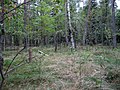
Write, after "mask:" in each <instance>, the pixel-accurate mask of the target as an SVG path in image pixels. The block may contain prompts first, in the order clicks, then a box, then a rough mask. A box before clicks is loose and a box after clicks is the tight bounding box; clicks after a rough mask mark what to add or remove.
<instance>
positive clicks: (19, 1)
mask: <svg viewBox="0 0 120 90" xmlns="http://www.w3.org/2000/svg"><path fill="white" fill-rule="evenodd" d="M97 1H98V2H99V0H97ZM23 2H24V0H18V3H23ZM116 3H117V5H118V9H120V0H116ZM82 6H83V3H81V7H82Z"/></svg>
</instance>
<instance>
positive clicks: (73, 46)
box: [67, 0, 75, 49]
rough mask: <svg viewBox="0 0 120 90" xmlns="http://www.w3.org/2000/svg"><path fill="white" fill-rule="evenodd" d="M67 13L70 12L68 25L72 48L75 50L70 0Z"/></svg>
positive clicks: (68, 0)
mask: <svg viewBox="0 0 120 90" xmlns="http://www.w3.org/2000/svg"><path fill="white" fill-rule="evenodd" d="M67 11H68V25H69V29H70V32H71V33H70V37H71V38H70V40H71V47H72V48H73V49H74V48H75V43H74V38H73V28H72V25H71V14H70V0H67Z"/></svg>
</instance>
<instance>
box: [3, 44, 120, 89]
mask: <svg viewBox="0 0 120 90" xmlns="http://www.w3.org/2000/svg"><path fill="white" fill-rule="evenodd" d="M78 48H79V49H77V50H75V51H74V52H71V50H70V49H69V48H64V47H62V48H61V49H60V50H58V52H54V48H53V47H50V48H48V47H47V48H45V47H44V48H38V47H34V48H32V51H33V54H32V55H33V57H34V56H35V58H33V59H32V61H31V62H27V61H26V60H27V57H26V55H27V53H26V52H22V53H21V54H20V55H19V56H18V57H17V58H16V60H15V61H14V62H13V65H12V66H11V68H15V67H17V65H18V64H20V62H21V61H23V60H24V62H23V63H25V65H22V64H21V65H22V66H19V67H17V68H16V69H15V70H14V71H13V72H11V73H10V74H8V77H7V78H6V80H5V82H4V83H5V84H4V86H5V87H4V89H3V90H119V89H120V72H119V71H120V70H119V69H120V53H119V52H120V48H118V49H117V50H114V49H110V47H101V46H96V47H90V46H88V47H78ZM39 50H41V51H43V52H44V53H45V54H46V55H44V54H43V57H42V55H41V54H40V53H39V52H38V51H39ZM15 53H16V51H7V52H5V53H4V55H5V57H6V58H5V62H4V66H5V67H4V69H6V68H7V66H8V65H9V64H10V62H11V58H13V57H14V54H15Z"/></svg>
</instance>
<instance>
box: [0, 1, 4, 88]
mask: <svg viewBox="0 0 120 90" xmlns="http://www.w3.org/2000/svg"><path fill="white" fill-rule="evenodd" d="M0 4H1V7H2V11H1V12H0V25H1V27H0V29H1V31H0V32H1V33H0V74H1V77H2V82H0V90H1V89H2V86H3V81H4V76H3V72H2V67H3V62H4V61H3V60H4V59H3V56H2V51H3V47H4V46H3V43H4V41H3V40H4V34H5V30H4V20H3V18H4V0H1V1H0Z"/></svg>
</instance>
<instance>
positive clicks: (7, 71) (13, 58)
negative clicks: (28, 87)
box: [4, 47, 25, 75]
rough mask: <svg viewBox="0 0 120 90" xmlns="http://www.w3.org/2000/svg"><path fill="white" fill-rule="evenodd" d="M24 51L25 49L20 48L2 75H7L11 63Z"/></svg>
mask: <svg viewBox="0 0 120 90" xmlns="http://www.w3.org/2000/svg"><path fill="white" fill-rule="evenodd" d="M24 49H25V47H23V48H22V49H21V50H20V51H19V52H17V54H16V55H15V56H14V57H13V59H12V61H11V63H10V64H9V66H8V68H7V70H6V72H5V74H4V75H6V74H7V72H8V70H9V68H10V67H11V65H12V63H13V62H14V60H15V59H16V57H17V56H18V55H19V54H20V53H21V52H22V51H23V50H24Z"/></svg>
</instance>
